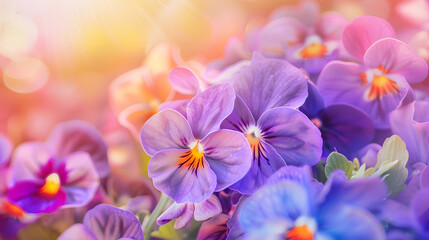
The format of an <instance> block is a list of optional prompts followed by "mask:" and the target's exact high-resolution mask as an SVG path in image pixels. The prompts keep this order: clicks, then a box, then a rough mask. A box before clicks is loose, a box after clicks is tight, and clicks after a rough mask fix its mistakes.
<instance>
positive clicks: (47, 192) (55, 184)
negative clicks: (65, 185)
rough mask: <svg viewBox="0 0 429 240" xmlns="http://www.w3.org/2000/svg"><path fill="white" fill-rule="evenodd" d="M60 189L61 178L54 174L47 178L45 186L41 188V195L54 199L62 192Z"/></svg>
mask: <svg viewBox="0 0 429 240" xmlns="http://www.w3.org/2000/svg"><path fill="white" fill-rule="evenodd" d="M60 188H61V181H60V177H59V176H58V174H56V173H52V174H50V175H49V176H48V177H47V178H46V180H45V184H44V185H43V186H42V187H41V188H40V190H39V193H40V194H42V195H43V196H45V197H54V196H56V195H57V193H58V192H59V191H60Z"/></svg>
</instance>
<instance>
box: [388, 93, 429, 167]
mask: <svg viewBox="0 0 429 240" xmlns="http://www.w3.org/2000/svg"><path fill="white" fill-rule="evenodd" d="M428 111H429V103H428V102H422V101H416V102H414V103H410V104H407V105H405V106H401V107H400V108H398V109H396V110H395V111H393V112H392V113H391V114H390V125H391V128H392V133H394V134H397V135H398V136H399V137H401V139H402V140H404V142H405V144H406V145H407V150H408V152H409V154H410V158H409V160H408V163H409V165H412V164H414V163H418V162H421V163H424V164H426V165H427V164H429V115H428V114H427V113H428Z"/></svg>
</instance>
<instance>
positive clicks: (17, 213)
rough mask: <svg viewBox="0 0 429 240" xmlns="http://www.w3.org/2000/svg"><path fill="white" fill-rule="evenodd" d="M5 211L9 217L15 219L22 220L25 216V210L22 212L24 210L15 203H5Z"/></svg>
mask: <svg viewBox="0 0 429 240" xmlns="http://www.w3.org/2000/svg"><path fill="white" fill-rule="evenodd" d="M3 211H4V212H5V213H6V214H7V215H9V216H12V217H15V218H21V217H24V216H25V212H24V210H22V208H21V207H20V206H18V205H15V204H13V203H10V202H8V201H5V202H4V203H3Z"/></svg>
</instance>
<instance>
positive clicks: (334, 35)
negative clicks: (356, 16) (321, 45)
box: [315, 12, 348, 41]
mask: <svg viewBox="0 0 429 240" xmlns="http://www.w3.org/2000/svg"><path fill="white" fill-rule="evenodd" d="M347 24H348V21H347V19H346V18H345V17H344V16H343V15H341V14H339V13H334V12H328V13H325V14H323V15H322V16H321V17H320V19H319V20H318V21H317V23H316V26H315V28H316V32H317V33H318V35H319V36H321V37H322V39H323V40H324V41H338V40H340V38H341V34H342V33H343V29H344V27H345V26H346V25H347Z"/></svg>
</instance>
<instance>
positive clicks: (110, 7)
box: [0, 0, 428, 145]
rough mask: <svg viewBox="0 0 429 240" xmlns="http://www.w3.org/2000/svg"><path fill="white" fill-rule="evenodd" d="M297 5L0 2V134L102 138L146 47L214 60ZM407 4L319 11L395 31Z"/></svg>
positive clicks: (156, 0) (247, 0) (337, 1)
mask: <svg viewBox="0 0 429 240" xmlns="http://www.w3.org/2000/svg"><path fill="white" fill-rule="evenodd" d="M297 2H298V1H293V0H290V1H289V0H269V1H268V0H61V1H58V0H43V1H27V0H0V132H1V133H3V134H5V135H8V136H9V138H10V139H11V140H12V141H13V142H14V143H15V145H16V144H19V143H21V142H23V141H28V140H44V139H46V138H47V136H48V135H49V133H50V131H51V130H52V128H53V126H54V125H56V124H57V123H59V122H63V121H66V120H71V119H82V120H85V121H88V122H90V123H91V124H93V125H95V126H96V127H97V128H98V129H101V130H102V132H103V134H105V135H106V134H109V131H111V129H115V128H116V126H117V124H116V121H117V120H116V118H115V117H113V114H112V113H111V108H110V107H109V104H108V88H109V84H110V83H111V82H112V81H113V80H114V79H116V78H117V77H118V76H120V75H121V74H123V73H125V72H127V71H130V70H132V69H135V68H137V67H139V66H140V65H141V64H142V63H143V61H144V59H145V56H146V54H147V53H148V52H149V51H150V49H151V48H153V47H154V46H155V45H156V44H158V43H168V44H171V45H172V46H175V47H176V48H177V49H178V50H179V54H180V56H181V58H183V59H184V61H194V62H196V63H198V64H201V66H204V65H205V64H206V63H208V62H210V61H212V60H214V59H218V58H221V57H222V56H223V54H224V48H225V45H226V44H227V42H228V40H229V39H230V38H231V37H232V36H236V37H239V38H242V37H243V36H244V35H245V33H246V31H249V30H250V29H252V28H255V27H257V26H261V25H263V24H264V23H266V22H267V21H268V16H269V15H270V13H271V12H272V11H273V10H274V9H275V8H277V7H278V6H280V5H285V4H295V3H297ZM409 2H413V3H414V5H415V3H416V2H419V1H416V0H413V1H399V0H394V1H387V0H377V1H373V0H347V1H346V0H321V1H319V4H320V6H321V10H322V11H324V10H325V9H330V10H335V11H338V12H340V13H342V14H343V15H345V16H346V17H347V18H348V19H352V18H353V17H355V16H358V15H364V14H370V15H376V16H379V17H383V18H386V19H389V21H390V22H391V23H393V24H394V25H395V27H396V28H401V25H403V24H408V25H409V24H419V21H422V20H421V19H422V18H427V16H428V15H425V13H422V14H420V16H416V14H414V19H409V18H403V17H401V16H402V15H403V14H402V15H401V12H400V11H398V10H397V9H398V7H397V6H398V5H401V4H408V3H409ZM401 9H404V8H401ZM411 11H412V8H411ZM405 15H407V14H405ZM417 15H418V14H417ZM407 16H409V15H407ZM404 19H405V20H404ZM425 21H427V19H425ZM416 22H417V23H416ZM158 64H162V63H159V62H158ZM112 131H113V130H112Z"/></svg>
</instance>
